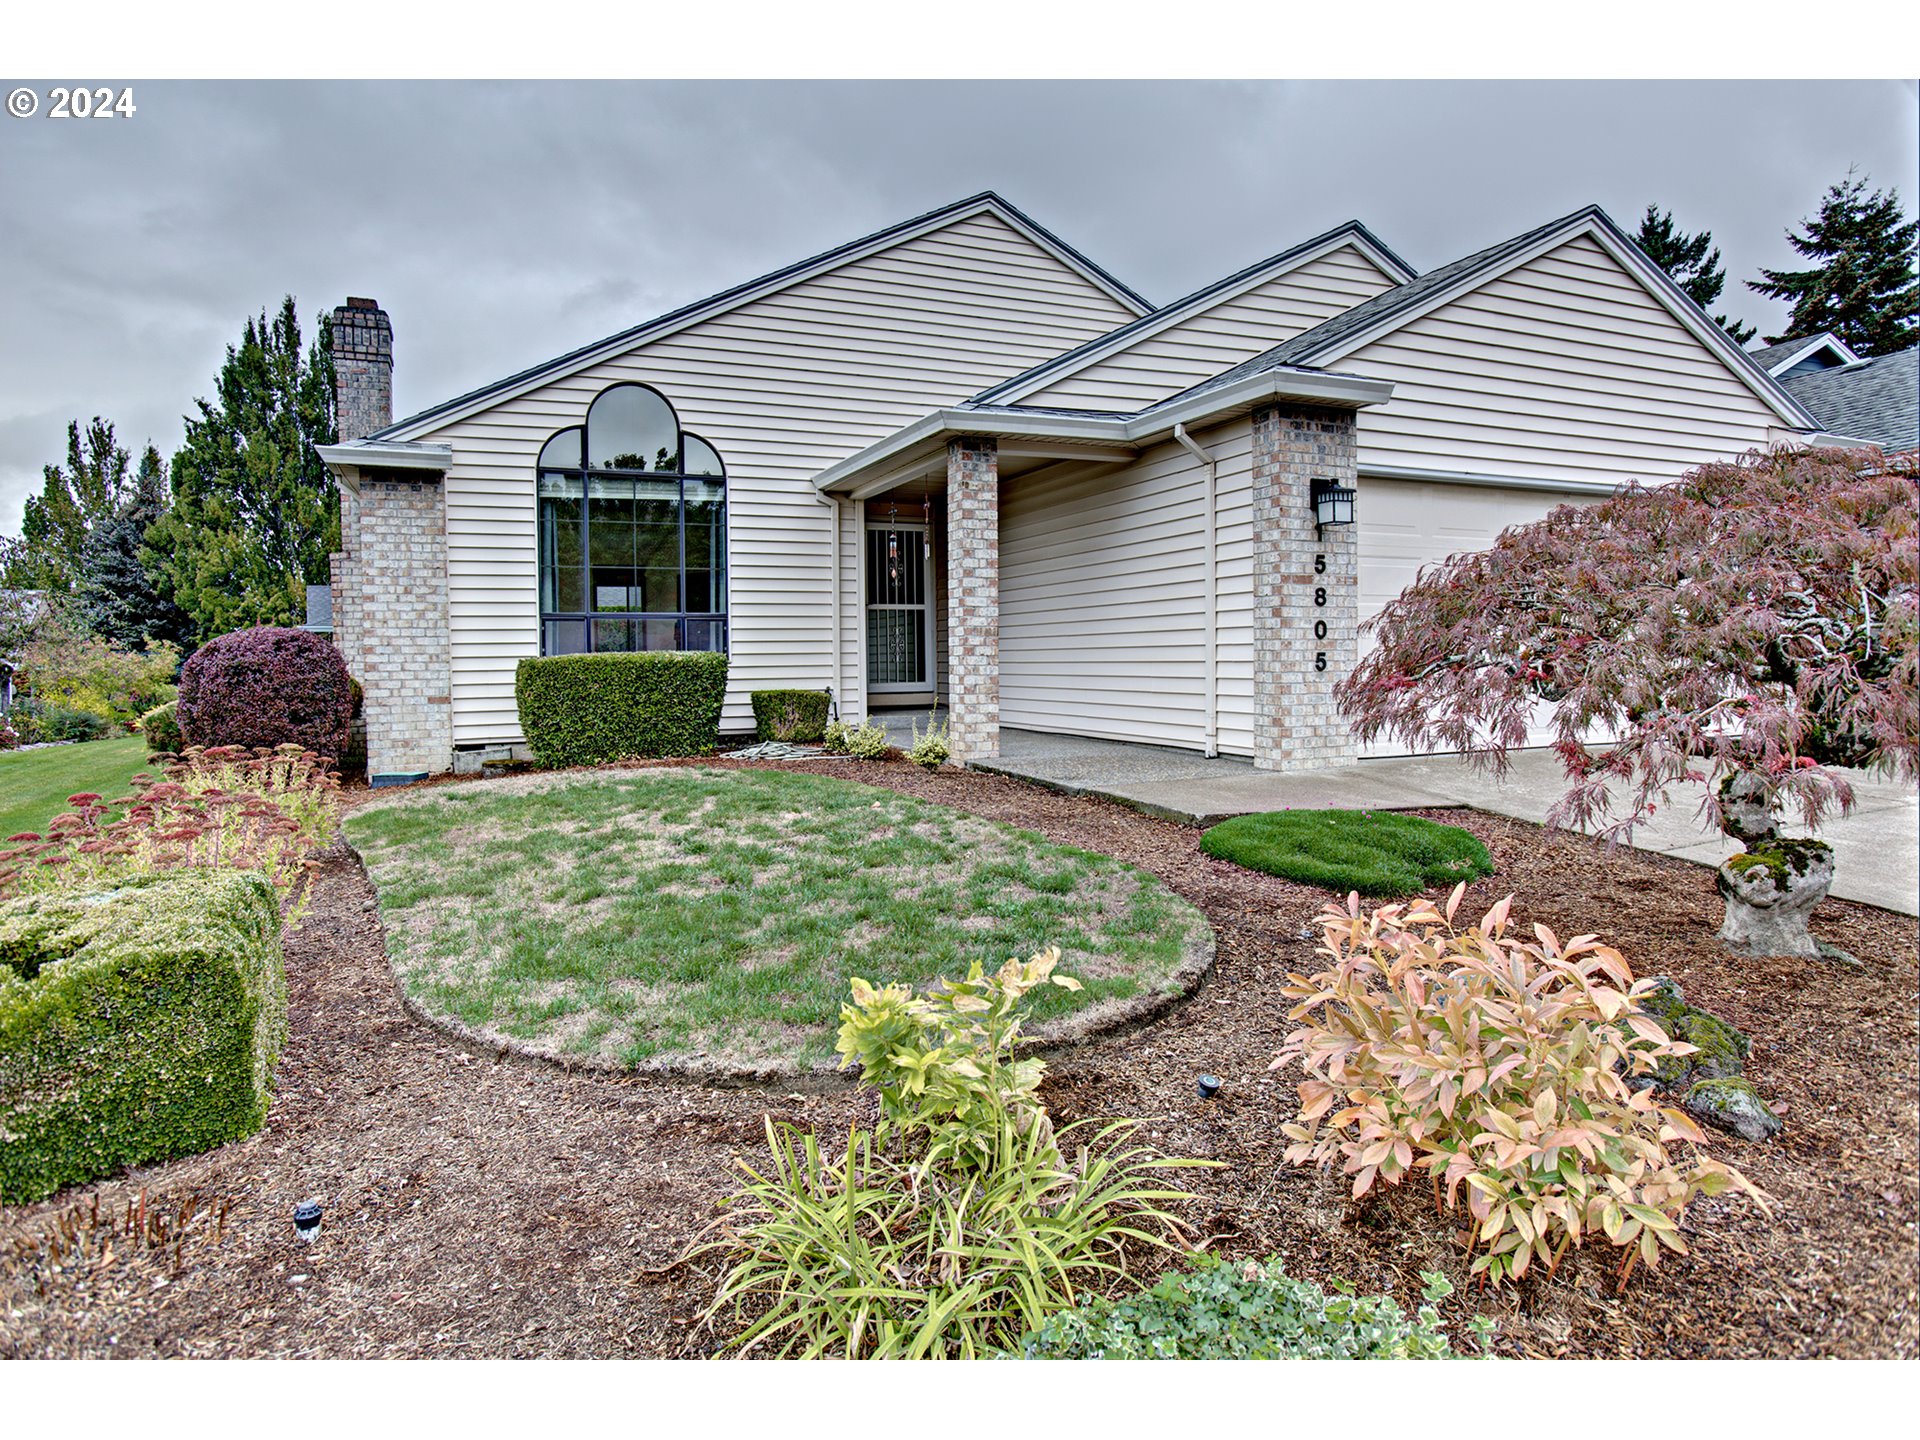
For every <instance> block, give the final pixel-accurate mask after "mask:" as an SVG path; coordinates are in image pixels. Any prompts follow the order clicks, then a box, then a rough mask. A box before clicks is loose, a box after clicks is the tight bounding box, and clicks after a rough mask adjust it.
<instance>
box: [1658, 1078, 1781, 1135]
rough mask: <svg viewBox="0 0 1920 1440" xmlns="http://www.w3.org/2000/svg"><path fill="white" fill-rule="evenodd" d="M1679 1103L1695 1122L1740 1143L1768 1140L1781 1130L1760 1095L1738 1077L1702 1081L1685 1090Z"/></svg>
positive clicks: (1777, 1119)
mask: <svg viewBox="0 0 1920 1440" xmlns="http://www.w3.org/2000/svg"><path fill="white" fill-rule="evenodd" d="M1682 1103H1684V1104H1685V1105H1686V1107H1687V1113H1688V1114H1690V1115H1692V1116H1693V1117H1694V1118H1695V1119H1696V1120H1702V1121H1705V1122H1706V1123H1707V1124H1709V1125H1712V1126H1715V1127H1717V1128H1718V1129H1721V1130H1728V1131H1731V1132H1732V1133H1733V1134H1735V1135H1738V1136H1739V1137H1740V1138H1741V1139H1742V1140H1771V1139H1772V1138H1773V1137H1774V1136H1775V1135H1778V1134H1779V1133H1780V1131H1781V1129H1782V1124H1781V1120H1780V1117H1779V1116H1778V1115H1776V1114H1774V1113H1773V1111H1772V1110H1770V1109H1768V1108H1767V1102H1766V1101H1764V1100H1762V1099H1761V1098H1760V1092H1759V1091H1757V1090H1755V1089H1754V1088H1753V1085H1752V1083H1751V1082H1750V1081H1747V1080H1742V1079H1740V1078H1739V1077H1738V1076H1733V1077H1729V1078H1727V1079H1722V1080H1702V1081H1700V1082H1699V1083H1697V1084H1696V1085H1694V1086H1693V1088H1692V1089H1690V1090H1688V1091H1687V1098H1686V1099H1685V1101H1684V1102H1682Z"/></svg>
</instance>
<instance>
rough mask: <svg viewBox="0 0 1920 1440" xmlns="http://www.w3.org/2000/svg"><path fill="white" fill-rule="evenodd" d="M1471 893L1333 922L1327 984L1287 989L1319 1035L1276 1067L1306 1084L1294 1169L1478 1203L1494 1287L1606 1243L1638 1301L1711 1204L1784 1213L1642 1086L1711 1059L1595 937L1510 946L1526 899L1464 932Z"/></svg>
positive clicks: (1305, 1039)
mask: <svg viewBox="0 0 1920 1440" xmlns="http://www.w3.org/2000/svg"><path fill="white" fill-rule="evenodd" d="M1465 888H1466V887H1465V886H1464V885H1463V886H1459V887H1456V888H1455V890H1454V891H1453V894H1452V896H1451V897H1450V898H1449V899H1448V901H1447V903H1446V905H1445V907H1444V908H1439V907H1436V906H1435V905H1434V904H1433V902H1431V901H1429V900H1416V901H1413V902H1411V903H1408V904H1405V905H1388V906H1384V907H1382V908H1380V909H1377V910H1372V911H1363V910H1362V909H1361V907H1360V901H1359V897H1358V896H1357V895H1352V896H1349V897H1348V898H1347V903H1346V904H1345V905H1344V906H1341V905H1329V906H1328V907H1327V908H1326V909H1325V910H1324V911H1322V912H1321V914H1320V917H1319V923H1320V929H1321V933H1322V935H1323V936H1324V939H1325V943H1324V945H1323V947H1322V949H1321V952H1320V953H1321V954H1322V955H1324V956H1326V957H1327V959H1328V961H1329V964H1328V967H1327V968H1326V969H1325V970H1323V971H1321V972H1320V973H1319V974H1316V975H1312V976H1303V975H1297V974H1296V975H1293V976H1290V977H1289V979H1288V982H1287V984H1286V986H1285V987H1284V990H1283V993H1284V994H1285V995H1287V996H1288V997H1289V998H1291V999H1293V1000H1294V1001H1295V1002H1296V1003H1295V1005H1294V1007H1293V1009H1292V1011H1291V1018H1292V1019H1293V1020H1295V1021H1297V1022H1299V1023H1300V1027H1301V1028H1300V1029H1298V1030H1296V1031H1294V1032H1293V1033H1292V1034H1291V1035H1289V1036H1288V1037H1287V1040H1286V1042H1285V1043H1284V1045H1283V1046H1282V1048H1281V1050H1280V1053H1279V1056H1278V1057H1277V1058H1276V1059H1275V1060H1274V1062H1273V1068H1275V1069H1278V1068H1280V1067H1281V1066H1283V1065H1285V1064H1287V1063H1289V1062H1291V1061H1295V1060H1297V1061H1299V1063H1300V1065H1301V1067H1302V1069H1303V1070H1304V1071H1305V1072H1306V1078H1305V1079H1304V1080H1303V1081H1302V1082H1301V1084H1300V1086H1299V1093H1300V1113H1299V1115H1298V1116H1297V1117H1296V1118H1295V1119H1294V1121H1293V1122H1292V1123H1291V1124H1288V1125H1286V1126H1284V1127H1282V1128H1283V1131H1284V1133H1285V1135H1286V1137H1287V1138H1288V1140H1290V1141H1291V1142H1292V1143H1291V1144H1290V1145H1289V1146H1288V1147H1287V1150H1286V1152H1285V1153H1286V1159H1287V1160H1288V1161H1289V1162H1290V1163H1292V1164H1317V1165H1320V1166H1328V1165H1331V1164H1333V1163H1334V1162H1336V1161H1338V1162H1339V1163H1340V1166H1341V1169H1342V1170H1343V1171H1344V1172H1345V1173H1346V1174H1349V1175H1351V1176H1352V1177H1353V1194H1354V1196H1355V1197H1356V1198H1357V1197H1359V1196H1362V1195H1365V1194H1366V1193H1367V1192H1368V1191H1369V1190H1370V1189H1372V1188H1373V1186H1374V1185H1375V1184H1376V1183H1379V1182H1385V1183H1387V1184H1390V1185H1397V1184H1399V1183H1401V1182H1402V1181H1403V1180H1405V1179H1406V1178H1407V1176H1408V1175H1410V1174H1411V1173H1413V1172H1414V1171H1416V1170H1421V1169H1424V1170H1426V1171H1428V1172H1429V1174H1430V1176H1431V1178H1432V1182H1433V1193H1434V1205H1435V1208H1436V1209H1442V1210H1444V1209H1447V1208H1453V1207H1455V1206H1457V1205H1458V1204H1459V1203H1460V1201H1461V1197H1462V1195H1463V1194H1464V1196H1465V1204H1466V1208H1467V1213H1468V1215H1469V1216H1470V1217H1471V1218H1470V1221H1469V1224H1468V1235H1469V1238H1470V1243H1471V1244H1472V1246H1473V1247H1474V1248H1476V1249H1478V1250H1480V1251H1481V1253H1480V1254H1479V1255H1478V1256H1477V1257H1476V1258H1475V1260H1474V1262H1473V1269H1474V1271H1475V1272H1478V1273H1483V1274H1487V1275H1491V1276H1492V1277H1493V1278H1494V1279H1495V1280H1500V1279H1505V1278H1509V1277H1519V1276H1521V1275H1524V1274H1525V1273H1526V1272H1527V1269H1528V1267H1529V1266H1530V1265H1531V1264H1532V1263H1533V1262H1534V1261H1535V1260H1539V1261H1543V1262H1545V1264H1546V1265H1547V1267H1548V1271H1549V1273H1551V1271H1552V1270H1553V1269H1554V1268H1555V1267H1557V1266H1558V1265H1559V1263H1560V1260H1561V1258H1562V1257H1563V1256H1564V1255H1565V1254H1566V1252H1567V1250H1568V1249H1569V1248H1570V1247H1572V1246H1576V1245H1578V1244H1580V1243H1581V1241H1582V1240H1583V1239H1585V1238H1587V1237H1589V1236H1592V1235H1595V1234H1599V1235H1603V1236H1604V1237H1605V1238H1606V1239H1607V1240H1608V1241H1610V1242H1612V1243H1613V1244H1614V1245H1617V1246H1620V1247H1622V1249H1623V1250H1624V1251H1625V1254H1624V1255H1623V1256H1622V1259H1621V1263H1620V1268H1619V1282H1620V1283H1621V1284H1624V1283H1625V1281H1626V1278H1627V1276H1628V1275H1629V1274H1630V1273H1631V1272H1632V1269H1633V1266H1634V1263H1635V1261H1636V1260H1645V1261H1646V1262H1647V1263H1648V1264H1649V1265H1657V1264H1658V1263H1659V1256H1660V1252H1661V1250H1662V1249H1663V1248H1664V1249H1667V1250H1672V1251H1674V1252H1676V1253H1678V1254H1683V1255H1684V1254H1685V1253H1686V1250H1687V1246H1686V1242H1685V1240H1683V1239H1682V1238H1681V1234H1680V1218H1681V1216H1682V1214H1683V1213H1684V1211H1685V1210H1686V1207H1687V1205H1688V1204H1689V1203H1690V1202H1691V1201H1692V1200H1693V1199H1694V1197H1695V1196H1698V1195H1714V1194H1719V1193H1721V1192H1723V1191H1726V1190H1730V1189H1737V1190H1741V1191H1744V1192H1746V1193H1747V1194H1749V1195H1751V1196H1753V1197H1754V1198H1755V1200H1756V1201H1757V1202H1758V1203H1760V1205H1761V1206H1762V1208H1765V1204H1766V1202H1765V1198H1764V1197H1763V1196H1762V1195H1761V1193H1760V1191H1759V1190H1758V1189H1756V1188H1755V1187H1754V1186H1753V1185H1752V1184H1751V1183H1750V1182H1749V1181H1747V1179H1746V1178H1745V1177H1744V1176H1742V1175H1741V1174H1740V1173H1739V1172H1738V1171H1736V1170H1734V1169H1732V1168H1731V1167H1729V1166H1727V1165H1724V1164H1721V1163H1719V1162H1717V1161H1714V1160H1711V1159H1708V1158H1707V1157H1706V1156H1705V1155H1704V1154H1702V1153H1701V1152H1700V1150H1699V1149H1698V1147H1699V1146H1701V1145H1703V1144H1704V1143H1705V1141H1706V1137H1705V1135H1704V1134H1703V1133H1702V1132H1701V1130H1700V1129H1699V1127H1698V1126H1697V1125H1695V1124H1694V1122H1693V1121H1692V1120H1691V1119H1690V1118H1689V1117H1688V1116H1687V1115H1686V1114H1684V1113H1683V1112H1681V1111H1679V1110H1675V1109H1672V1108H1669V1107H1667V1106H1663V1105H1661V1104H1659V1103H1658V1102H1657V1101H1656V1099H1655V1098H1654V1094H1653V1092H1652V1090H1651V1089H1649V1088H1647V1087H1646V1085H1645V1083H1644V1082H1642V1084H1641V1085H1640V1086H1636V1085H1634V1084H1633V1083H1631V1082H1632V1081H1633V1079H1634V1078H1635V1077H1639V1076H1645V1075H1648V1074H1650V1073H1651V1072H1652V1071H1653V1069H1654V1068H1655V1066H1656V1065H1657V1063H1658V1062H1659V1061H1660V1060H1661V1059H1662V1058H1664V1057H1666V1056H1669V1055H1683V1054H1688V1053H1691V1051H1692V1050H1693V1048H1694V1047H1692V1046H1690V1045H1686V1044H1683V1043H1679V1042H1675V1041H1673V1040H1670V1039H1669V1038H1668V1037H1667V1035H1666V1033H1665V1031H1663V1030H1662V1029H1661V1028H1660V1026H1659V1025H1658V1024H1657V1023H1656V1022H1655V1021H1654V1020H1653V1019H1651V1018H1650V1017H1649V1016H1647V1015H1646V1014H1644V1013H1642V1010H1641V1007H1640V1003H1639V1002H1640V1000H1641V997H1642V996H1644V995H1645V994H1646V993H1647V992H1648V991H1649V990H1650V989H1651V988H1652V984H1653V982H1651V981H1645V980H1643V981H1635V979H1634V978H1633V974H1632V972H1631V971H1630V970H1629V969H1628V967H1627V963H1626V961H1625V960H1624V959H1623V958H1622V957H1621V955H1620V953H1619V952H1618V951H1617V950H1614V949H1612V948H1610V947H1608V946H1606V945H1602V944H1600V943H1599V941H1598V938H1597V937H1595V936H1592V935H1581V936H1577V937H1575V938H1574V939H1573V940H1571V941H1568V942H1567V943H1565V944H1562V943H1561V942H1560V940H1559V939H1558V938H1557V937H1556V936H1555V935H1554V933H1553V932H1552V931H1551V930H1549V929H1547V928H1546V927H1545V926H1544V925H1535V926H1534V927H1533V936H1532V938H1531V939H1523V938H1521V937H1520V936H1518V935H1514V934H1510V933H1509V932H1508V928H1507V915H1508V910H1509V908H1510V906H1511V904H1512V898H1513V897H1512V896H1508V897H1507V899H1505V900H1502V901H1501V902H1500V903H1499V904H1497V905H1495V906H1494V907H1493V908H1492V909H1491V910H1489V911H1488V912H1487V913H1486V914H1485V915H1484V916H1483V917H1481V919H1480V920H1479V921H1478V922H1477V923H1476V924H1474V925H1473V926H1471V927H1469V928H1456V926H1455V923H1454V918H1455V915H1456V913H1457V912H1458V910H1459V906H1460V900H1461V896H1462V895H1463V893H1464V892H1465ZM1681 1147H1684V1148H1681Z"/></svg>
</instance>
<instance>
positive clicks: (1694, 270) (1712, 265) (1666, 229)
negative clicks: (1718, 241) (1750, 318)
mask: <svg viewBox="0 0 1920 1440" xmlns="http://www.w3.org/2000/svg"><path fill="white" fill-rule="evenodd" d="M1634 239H1635V240H1637V241H1639V243H1640V248H1641V249H1642V250H1644V251H1646V252H1647V258H1648V259H1649V260H1651V261H1653V263H1654V264H1656V265H1658V266H1659V267H1660V268H1661V269H1662V270H1664V271H1666V272H1667V274H1668V275H1670V276H1671V277H1673V282H1674V284H1676V285H1678V286H1679V287H1680V288H1681V289H1682V290H1684V291H1686V292H1687V296H1688V298H1689V299H1691V300H1692V301H1693V303H1694V304H1696V305H1698V306H1699V307H1700V308H1701V309H1702V310H1705V309H1707V307H1708V306H1710V305H1712V304H1713V302H1714V301H1716V300H1718V299H1719V298H1720V292H1721V291H1722V290H1724V289H1725V288H1726V285H1727V267H1726V266H1724V265H1722V264H1721V263H1720V250H1719V247H1717V246H1716V245H1714V243H1713V232H1712V231H1711V230H1702V231H1701V232H1700V233H1699V234H1698V235H1689V234H1687V232H1686V231H1684V230H1682V229H1680V228H1679V226H1677V225H1675V224H1674V223H1673V212H1672V211H1669V210H1662V209H1660V208H1659V207H1658V206H1657V205H1649V206H1647V213H1646V214H1645V215H1643V216H1641V217H1640V233H1639V234H1638V235H1636V236H1634ZM1713 323H1714V324H1716V325H1718V326H1719V327H1720V328H1721V329H1722V330H1724V331H1726V332H1727V334H1728V335H1730V336H1732V337H1733V342H1734V343H1735V344H1736V345H1744V344H1746V343H1747V341H1749V340H1751V339H1752V338H1753V330H1754V327H1753V326H1751V325H1742V324H1741V323H1740V322H1739V321H1738V320H1730V319H1728V318H1727V317H1726V316H1725V315H1715V316H1714V317H1713Z"/></svg>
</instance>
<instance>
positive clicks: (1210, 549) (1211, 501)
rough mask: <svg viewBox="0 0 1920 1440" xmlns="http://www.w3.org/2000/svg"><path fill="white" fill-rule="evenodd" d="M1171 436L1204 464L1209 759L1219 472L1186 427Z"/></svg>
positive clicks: (1215, 671)
mask: <svg viewBox="0 0 1920 1440" xmlns="http://www.w3.org/2000/svg"><path fill="white" fill-rule="evenodd" d="M1173 438H1174V439H1175V440H1177V441H1179V442H1180V445H1181V447H1182V448H1183V449H1184V450H1185V451H1186V452H1187V453H1188V454H1189V455H1191V456H1193V458H1194V459H1196V460H1198V461H1199V462H1200V463H1201V464H1202V465H1203V466H1205V467H1206V474H1207V485H1206V489H1207V498H1206V513H1207V539H1206V560H1207V579H1206V587H1207V603H1206V617H1207V618H1206V622H1205V623H1206V627H1207V679H1206V691H1207V694H1206V720H1207V746H1206V754H1207V758H1208V759H1212V758H1213V757H1215V756H1217V755H1218V754H1219V753H1220V617H1219V614H1218V609H1219V603H1220V599H1219V592H1220V584H1219V573H1218V572H1219V561H1220V553H1219V543H1218V542H1219V527H1218V525H1217V523H1216V519H1217V511H1218V508H1219V507H1218V505H1217V503H1216V500H1217V496H1216V490H1217V488H1218V480H1219V474H1218V466H1217V464H1216V462H1215V461H1214V458H1213V456H1212V455H1211V454H1209V453H1208V452H1207V451H1206V450H1203V449H1202V448H1201V447H1200V446H1199V445H1198V444H1196V443H1195V441H1194V439H1193V437H1192V436H1191V435H1189V434H1187V427H1186V426H1184V425H1179V424H1176V425H1175V426H1174V427H1173Z"/></svg>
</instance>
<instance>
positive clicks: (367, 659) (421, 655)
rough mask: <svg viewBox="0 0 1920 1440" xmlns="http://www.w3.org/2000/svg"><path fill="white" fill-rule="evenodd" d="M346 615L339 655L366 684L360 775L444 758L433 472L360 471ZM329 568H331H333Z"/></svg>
mask: <svg viewBox="0 0 1920 1440" xmlns="http://www.w3.org/2000/svg"><path fill="white" fill-rule="evenodd" d="M356 489H357V494H356V495H355V504H354V506H353V513H354V515H355V517H356V522H357V523H356V526H355V534H354V536H353V539H352V541H351V544H352V551H351V560H350V563H351V566H352V576H353V582H354V583H353V585H352V587H351V589H350V590H349V591H348V599H347V603H348V610H347V612H346V613H345V614H344V615H340V612H339V610H338V606H339V603H340V602H339V598H338V596H336V598H335V606H336V615H339V616H340V618H338V619H336V621H335V624H336V625H339V624H343V623H344V624H345V625H346V626H347V627H348V629H349V631H350V633H351V634H353V635H355V636H357V637H358V639H359V643H358V645H357V646H356V647H355V649H356V652H357V653H349V654H348V655H347V662H348V665H349V666H350V667H352V666H353V665H354V663H355V661H356V660H357V661H358V668H357V669H355V670H354V678H355V679H357V680H358V681H359V682H360V684H361V687H362V688H363V689H364V691H365V692H366V701H365V709H364V712H363V713H364V716H365V722H366V727H367V781H368V783H369V784H372V785H383V784H385V785H391V784H398V783H401V782H404V781H406V780H411V779H415V778H418V777H419V776H422V775H435V774H438V773H440V772H441V771H444V770H448V769H451V768H452V766H453V696H452V671H453V660H452V653H451V649H452V647H451V644H450V640H449V635H448V613H447V519H446V493H445V486H444V485H443V484H442V477H441V476H440V475H438V474H435V473H433V472H431V471H421V470H375V471H371V472H368V471H362V472H361V473H360V477H359V484H358V486H357V487H356ZM335 573H336V574H338V570H337V569H336V572H335Z"/></svg>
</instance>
